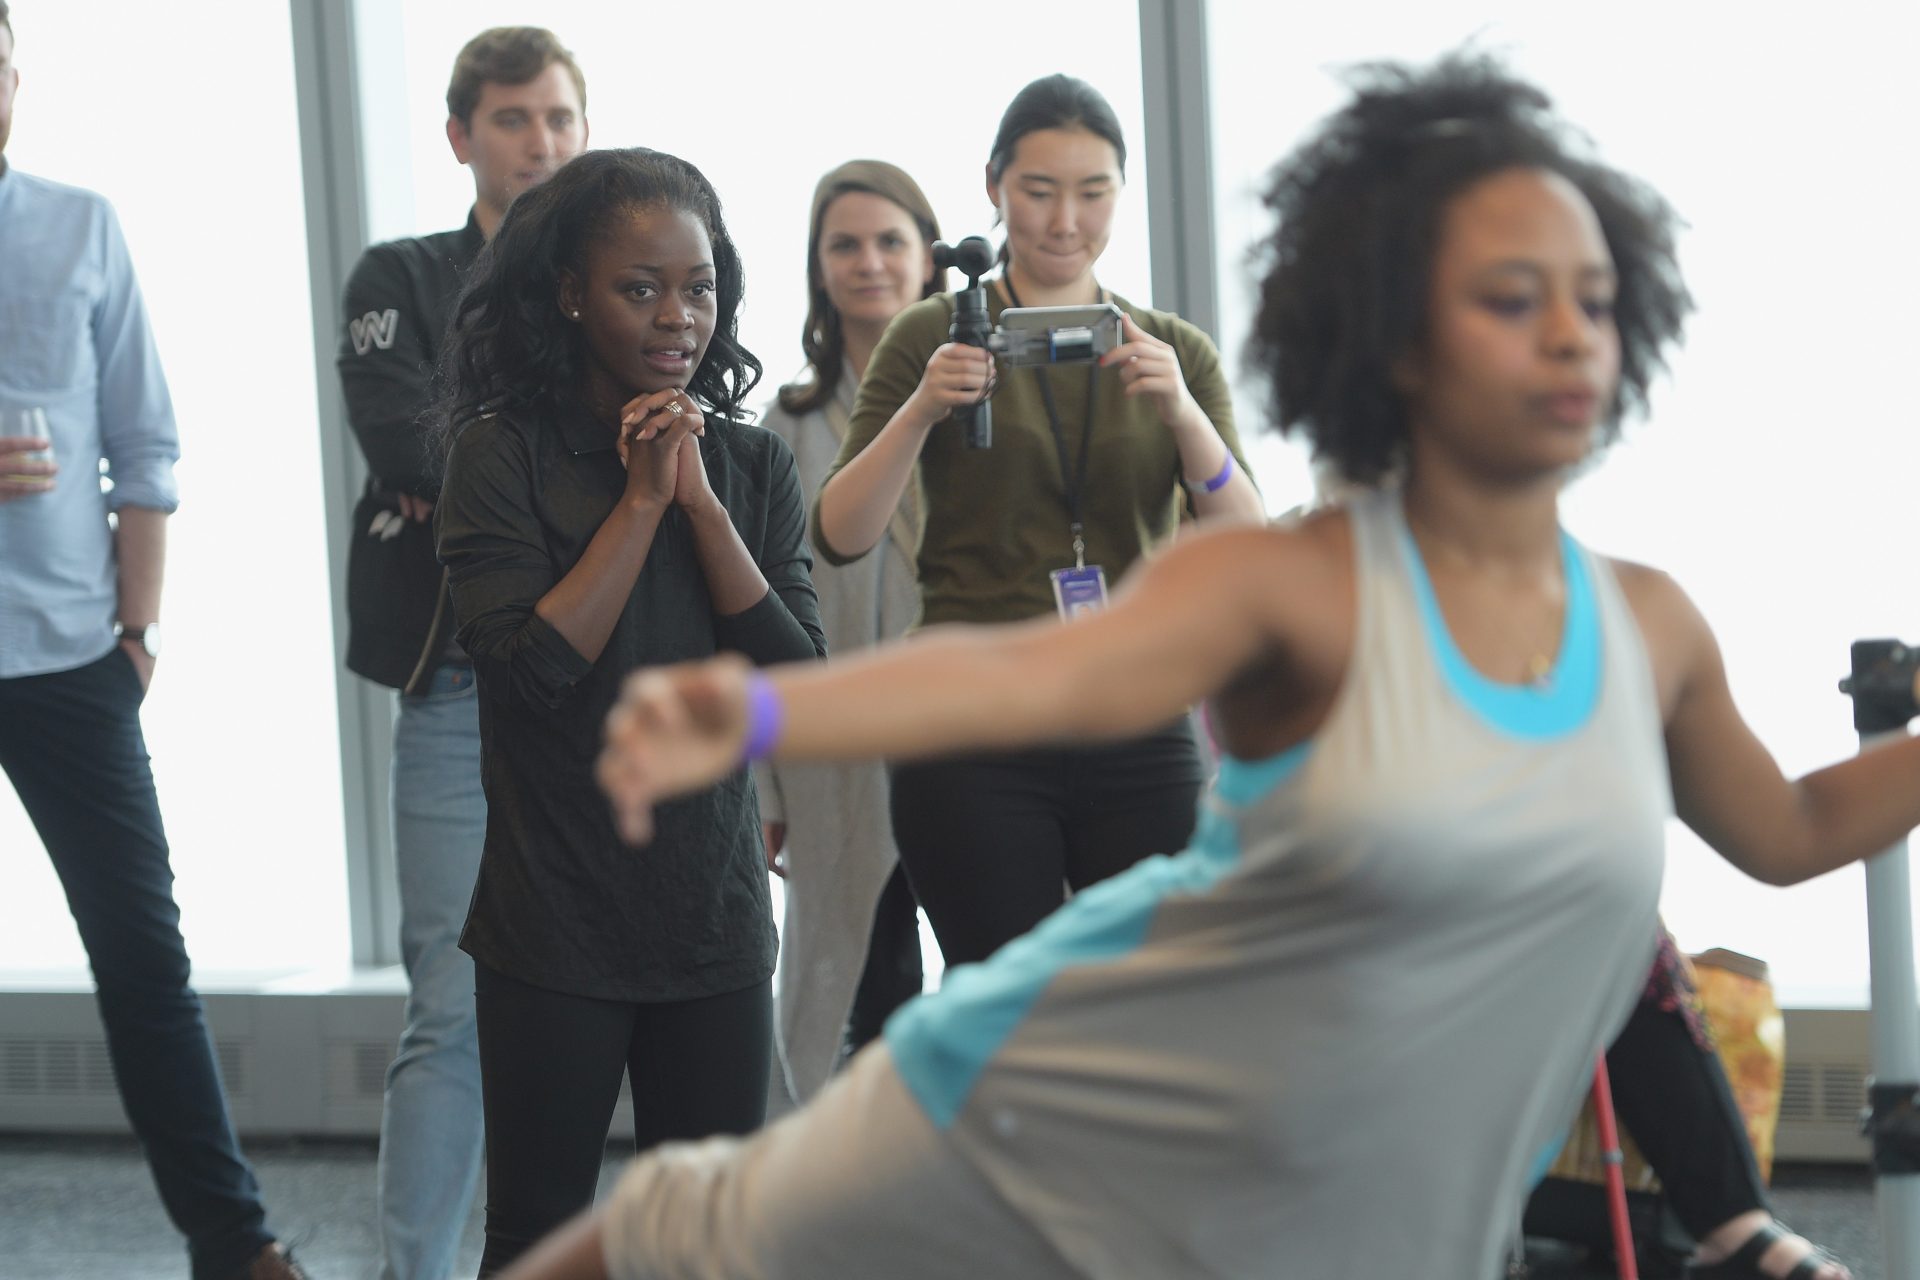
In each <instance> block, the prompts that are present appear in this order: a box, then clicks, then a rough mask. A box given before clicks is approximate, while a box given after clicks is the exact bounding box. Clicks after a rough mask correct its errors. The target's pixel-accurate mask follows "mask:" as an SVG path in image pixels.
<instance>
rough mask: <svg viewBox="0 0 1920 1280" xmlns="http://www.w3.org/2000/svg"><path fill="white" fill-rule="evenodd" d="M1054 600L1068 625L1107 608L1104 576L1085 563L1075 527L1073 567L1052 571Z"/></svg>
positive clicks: (1096, 566)
mask: <svg viewBox="0 0 1920 1280" xmlns="http://www.w3.org/2000/svg"><path fill="white" fill-rule="evenodd" d="M1047 576H1048V577H1050V578H1052V579H1053V600H1054V603H1055V604H1057V605H1059V606H1060V617H1061V618H1062V619H1063V620H1064V621H1067V622H1072V621H1073V620H1074V619H1075V618H1081V617H1085V616H1086V615H1087V614H1089V613H1098V612H1099V611H1100V610H1102V609H1104V608H1106V607H1107V574H1106V571H1105V570H1104V569H1102V568H1101V567H1100V566H1099V565H1097V564H1088V563H1087V544H1086V543H1085V542H1084V541H1082V540H1081V537H1080V533H1079V526H1077V525H1076V526H1075V527H1074V535H1073V568H1071V569H1055V570H1054V571H1053V572H1052V573H1050V574H1048V575H1047Z"/></svg>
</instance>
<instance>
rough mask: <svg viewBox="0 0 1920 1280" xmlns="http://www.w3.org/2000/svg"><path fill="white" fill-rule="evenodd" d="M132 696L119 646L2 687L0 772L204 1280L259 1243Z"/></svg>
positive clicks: (131, 678) (234, 1265)
mask: <svg viewBox="0 0 1920 1280" xmlns="http://www.w3.org/2000/svg"><path fill="white" fill-rule="evenodd" d="M140 699H141V691H140V677H139V676H138V675H137V674H136V673H135V672H134V669H133V663H132V662H131V661H130V660H129V659H128V657H127V655H126V654H125V653H124V652H123V651H122V650H120V649H118V648H115V649H114V650H113V652H111V653H109V654H108V655H107V656H106V657H104V658H101V659H100V660H99V661H97V662H93V663H89V664H88V665H86V666H84V667H80V668H78V669H76V670H73V671H61V672H55V673H54V674H52V675H43V676H20V677H16V678H14V679H8V680H0V768H4V769H5V770H6V774H7V777H8V779H9V780H10V781H11V782H12V783H13V788H14V790H15V792H17V793H18V794H19V796H20V803H21V804H22V806H24V807H25V809H26V811H27V816H28V817H29V818H31V819H32V820H33V825H34V829H35V830H37V831H38V832H39V833H40V839H41V842H42V843H44V844H45V845H46V847H47V853H48V854H49V856H51V857H52V859H53V867H54V870H55V872H57V873H58V874H59V876H60V884H61V887H62V888H64V889H65V890H66V895H67V908H68V910H70V911H71V912H73V919H74V923H75V924H77V925H78V926H79V928H80V940H81V942H82V943H83V944H84V945H85V946H86V949H87V959H88V961H89V962H90V963H91V965H92V967H93V978H94V984H95V986H96V987H97V988H98V996H99V1003H100V1020H101V1022H102V1023H103V1024H104V1025H105V1028H106V1035H107V1052H108V1055H109V1056H110V1058H111V1059H112V1062H113V1074H114V1079H115V1081H116V1083H118V1085H119V1087H120V1101H121V1104H122V1105H123V1106H125V1107H126V1110H127V1119H128V1121H129V1122H130V1123H131V1124H132V1126H133V1131H134V1133H135V1135H136V1136H138V1138H139V1139H140V1144H141V1146H142V1147H143V1148H144V1149H145V1152H146V1156H147V1164H148V1166H149V1167H150V1168H151V1169H152V1170H153V1180H154V1183H155V1185H156V1186H157V1187H158V1188H159V1191H160V1200H161V1203H162V1204H164V1205H165V1206H166V1210H167V1216H168V1217H170V1218H171V1219H173V1224H174V1226H176V1227H178V1228H179V1229H180V1231H181V1232H182V1233H183V1234H184V1235H185V1236H186V1237H187V1247H188V1251H189V1253H190V1254H191V1256H192V1260H193V1275H194V1280H213V1278H214V1277H226V1276H230V1275H231V1274H233V1273H234V1272H236V1271H238V1270H239V1269H240V1268H241V1267H242V1266H244V1265H245V1263H246V1262H247V1260H248V1259H249V1258H251V1257H252V1256H253V1255H254V1254H255V1253H258V1252H259V1251H260V1250H261V1249H262V1248H263V1247H265V1246H266V1245H267V1244H268V1243H270V1242H271V1241H272V1239H273V1237H272V1235H271V1234H269V1233H268V1231H267V1230H266V1211H265V1210H264V1209H263V1208H262V1207H261V1204H260V1187H259V1184H258V1183H256V1182H255V1181H254V1177H253V1170H252V1169H250V1168H248V1167H247V1163H246V1161H245V1160H244V1159H243V1158H242V1157H241V1155H240V1147H239V1143H238V1142H237V1141H236V1140H235V1138H234V1133H233V1125H232V1123H231V1121H230V1120H229V1118H228V1115H227V1104H226V1098H225V1095H224V1094H223V1093H222V1092H221V1088H220V1072H219V1068H218V1067H217V1066H216V1064H215V1060H214V1055H213V1043H212V1041H211V1040H210V1039H209V1038H208V1036H207V1026H206V1021H205V1019H204V1017H203V1016H202V1014H201V1009H200V997H199V996H197V995H196V994H194V991H193V988H192V987H190V986H188V985H187V978H188V970H189V966H188V963H187V947H186V943H185V942H184V941H183V940H182V938H181V936H180V909H179V908H178V907H177V906H175V905H174V901H173V868H172V866H171V865H170V863H169V862H168V858H167V837H166V831H165V829H164V828H163V827H162V826H161V822H160V802H159V799H158V797H157V796H156V795H155V793H154V788H153V772H152V770H151V768H150V767H149V764H148V759H147V745H146V739H145V737H144V736H143V735H142V734H141V732H140ZM0 1270H4V1267H0Z"/></svg>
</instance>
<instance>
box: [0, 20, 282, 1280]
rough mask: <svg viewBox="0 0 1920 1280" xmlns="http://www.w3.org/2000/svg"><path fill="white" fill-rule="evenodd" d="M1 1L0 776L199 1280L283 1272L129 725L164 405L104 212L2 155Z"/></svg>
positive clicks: (152, 650)
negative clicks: (52, 891) (45, 864)
mask: <svg viewBox="0 0 1920 1280" xmlns="http://www.w3.org/2000/svg"><path fill="white" fill-rule="evenodd" d="M7 8H8V7H7V4H6V2H5V0H0V770H4V771H5V773H6V775H7V778H8V780H9V781H10V782H11V783H12V784H13V787H14V790H15V791H16V792H17V793H18V794H19V796H20V802H21V804H22V806H23V807H24V808H25V809H26V811H27V815H28V816H29V817H30V818H31V819H32V820H33V824H34V827H35V829H36V830H38V832H39V833H40V838H41V840H42V842H43V843H45V845H46V848H47V852H48V855H49V856H50V857H51V858H52V859H53V864H54V869H55V870H56V871H57V872H58V873H59V875H60V882H61V884H62V886H64V888H65V889H66V893H67V905H68V908H69V909H70V910H71V911H72V912H73V918H74V922H75V923H76V924H77V925H78V926H79V929H80V937H81V941H82V942H83V943H84V944H85V946H86V949H87V958H88V960H89V962H90V963H91V965H92V968H93V974H94V979H95V982H96V984H97V987H98V994H99V1001H100V1015H101V1020H102V1022H103V1023H104V1024H105V1026H106V1036H107V1049H108V1053H109V1055H110V1056H111V1058H112V1062H113V1073H114V1078H115V1080H116V1081H117V1082H118V1084H119V1087H120V1096H121V1101H122V1103H123V1104H124V1105H125V1107H126V1111H127V1118H128V1119H129V1120H130V1121H131V1122H132V1125H133V1129H134V1132H135V1133H136V1134H137V1135H138V1136H139V1138H140V1142H141V1145H142V1147H143V1148H144V1149H145V1151H146V1154H147V1159H148V1162H149V1164H150V1165H151V1166H152V1169H153V1176H154V1182H155V1184H156V1185H157V1186H158V1188H159V1191H160V1198H161V1200H162V1202H163V1203H164V1204H165V1205H166V1209H167V1213H168V1215H169V1216H170V1217H171V1218H172V1219H173V1222H174V1225H175V1226H177V1227H178V1228H179V1229H180V1231H181V1232H182V1233H183V1234H184V1235H185V1236H186V1237H187V1244H188V1251H189V1254H190V1255H191V1258H192V1263H193V1277H194V1280H230V1278H231V1280H298V1278H299V1277H302V1276H304V1274H305V1273H304V1272H302V1271H301V1270H300V1269H299V1268H298V1267H297V1266H296V1265H294V1263H293V1261H292V1259H291V1258H290V1257H289V1256H288V1255H286V1254H285V1253H284V1252H282V1251H281V1249H280V1248H279V1246H278V1245H276V1244H275V1243H274V1238H273V1235H272V1233H271V1232H269V1231H268V1230H267V1227H266V1211H265V1209H264V1208H263V1207H262V1205H261V1202H260V1189H259V1186H258V1184H257V1183H256V1182H255V1180H254V1176H253V1171H252V1170H251V1169H249V1168H248V1167H247V1163H246V1161H245V1160H244V1159H243V1158H242V1156H241V1154H240V1150H239V1144H238V1143H237V1141H236V1140H235V1137H234V1132H233V1125H232V1123H231V1121H230V1119H229V1117H228V1115H227V1109H226V1100H225V1098H224V1096H223V1094H222V1092H221V1087H220V1074H219V1070H218V1068H217V1067H216V1065H215V1062H214V1056H213V1044H212V1041H211V1040H210V1039H209V1038H208V1035H207V1028H206V1022H205V1019H204V1017H203V1016H202V1013H201V1007H200V999H199V997H198V996H197V995H195V994H194V991H193V989H192V988H191V987H190V986H189V985H188V981H187V980H188V974H189V963H188V960H187V950H186V944H185V943H184V941H183V940H182V938H181V936H180V912H179V908H178V907H177V906H176V905H175V904H174V899H173V871H172V868H171V867H170V865H169V861H168V850H167V839H166V832H165V830H164V828H163V826H162V824H161V820H160V807H159V802H158V799H157V798H156V796H155V792H154V786H153V774H152V771H151V769H150V768H149V765H148V760H147V750H146V743H145V740H144V738H143V736H142V734H141V731H140V703H141V700H142V699H143V698H144V697H145V695H146V690H147V685H148V682H149V681H150V680H151V679H152V678H153V670H154V662H155V659H156V658H158V656H159V652H160V643H159V640H160V637H159V629H158V626H157V623H158V620H159V616H160V581H161V570H162V566H163V563H164V560H165V546H166V519H167V516H168V514H169V513H170V512H172V510H173V509H174V506H175V504H176V502H177V496H176V492H175V489H174V481H173V464H174V460H175V459H176V458H177V457H178V456H179V440H178V434H177V432H176V430H175V427H174V418H173V404H172V401H171V400H170V398H169V397H168V394H167V384H166V379H165V377H164V376H163V375H162V373H161V369H160V356H159V352H158V351H157V350H156V348H155V346H154V341H153V335H152V332H151V331H150V330H149V328H148V325H147V313H146V308H145V305H144V304H143V303H142V302H141V298H140V288H139V285H138V283H137V282H136V281H135V279H134V274H133V264H132V262H131V260H130V259H129V257H128V255H127V246H126V243H125V241H124V240H123V239H122V238H121V235H120V225H119V222H118V220H117V219H116V218H115V217H114V214H113V209H112V206H110V205H109V204H108V203H107V202H106V200H104V199H103V198H101V197H100V196H98V195H95V194H94V193H92V192H90V191H82V190H80V189H78V188H75V187H68V186H62V185H60V184H59V183H54V182H48V181H46V180H45V179H42V178H36V177H33V176H31V175H29V174H24V173H20V172H18V171H16V170H14V169H13V168H12V167H11V166H10V165H8V164H7V163H6V156H5V147H6V142H7V137H8V134H9V132H10V129H11V126H12V120H13V103H14V97H15V94H16V91H17V90H18V88H19V83H20V76H19V72H18V71H17V70H16V69H15V68H14V66H13V27H12V24H11V22H10V21H9V14H8V12H7ZM103 474H104V476H105V479H104V481H103V480H102V476H103Z"/></svg>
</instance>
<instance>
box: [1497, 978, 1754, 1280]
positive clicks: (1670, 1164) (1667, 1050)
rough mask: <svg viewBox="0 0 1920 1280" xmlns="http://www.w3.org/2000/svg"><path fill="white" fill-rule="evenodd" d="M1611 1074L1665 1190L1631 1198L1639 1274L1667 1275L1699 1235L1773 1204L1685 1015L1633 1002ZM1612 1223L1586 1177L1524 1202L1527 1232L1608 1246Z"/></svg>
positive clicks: (1723, 1085) (1551, 1186)
mask: <svg viewBox="0 0 1920 1280" xmlns="http://www.w3.org/2000/svg"><path fill="white" fill-rule="evenodd" d="M1607 1076H1608V1078H1609V1081H1610V1083H1611V1084H1612V1086H1613V1102H1614V1108H1615V1110H1616V1111H1617V1112H1618V1113H1619V1117H1620V1125H1621V1128H1622V1129H1624V1130H1625V1131H1626V1132H1627V1133H1628V1134H1630V1135H1631V1136H1632V1137H1633V1140H1634V1141H1635V1142H1636V1143H1637V1144H1639V1147H1640V1151H1641V1154H1643V1155H1644V1156H1646V1158H1647V1163H1648V1164H1649V1165H1651V1166H1652V1167H1653V1171H1654V1172H1655V1173H1656V1174H1658V1175H1659V1176H1660V1184H1661V1186H1662V1188H1664V1192H1665V1194H1664V1196H1663V1197H1661V1199H1660V1200H1655V1199H1653V1198H1652V1197H1650V1196H1644V1195H1641V1194H1640V1193H1638V1192H1633V1193H1629V1195H1628V1202H1629V1210H1630V1213H1631V1215H1632V1219H1633V1237H1634V1245H1635V1248H1636V1250H1637V1251H1638V1252H1639V1253H1640V1256H1641V1263H1642V1267H1643V1271H1642V1274H1645V1275H1665V1274H1670V1272H1669V1270H1667V1268H1668V1267H1670V1266H1672V1265H1673V1260H1675V1259H1678V1258H1684V1257H1685V1256H1686V1255H1687V1254H1688V1253H1689V1252H1691V1251H1692V1247H1693V1241H1695V1240H1700V1239H1703V1238H1705V1236H1706V1235H1707V1234H1708V1233H1709V1232H1711V1231H1712V1230H1713V1229H1714V1228H1716V1227H1718V1226H1720V1225H1722V1224H1723V1223H1725V1222H1727V1221H1728V1220H1729V1219H1732V1218H1736V1217H1738V1216H1740V1215H1741V1214H1743V1213H1746V1212H1748V1211H1750V1210H1753V1209H1766V1208H1767V1207H1768V1206H1767V1196H1766V1189H1765V1188H1764V1187H1763V1186H1762V1185H1761V1183H1760V1171H1759V1169H1758V1167H1757V1166H1756V1165H1755V1164H1754V1159H1753V1148H1752V1146H1751V1145H1750V1144H1749V1143H1748V1141H1747V1127H1746V1121H1745V1120H1744V1119H1743V1118H1742V1117H1741V1115H1740V1108H1739V1107H1738V1105H1736V1104H1735V1102H1734V1100H1733V1091H1732V1089H1731V1088H1730V1087H1729V1086H1728V1084H1727V1077H1726V1073H1725V1071H1724V1070H1722V1068H1721V1066H1720V1057H1719V1055H1718V1054H1716V1053H1714V1052H1713V1051H1712V1050H1710V1049H1702V1048H1701V1047H1700V1046H1699V1045H1698V1044H1696V1043H1695V1042H1694V1039H1693V1034H1692V1033H1691V1032H1690V1031H1689V1030H1688V1029H1687V1024H1686V1022H1685V1020H1684V1019H1683V1018H1682V1017H1681V1016H1680V1014H1678V1013H1673V1012H1666V1011H1663V1010H1662V1009H1661V1008H1660V1007H1659V1005H1658V1004H1657V1003H1655V1002H1654V1001H1652V1000H1642V1001H1641V1002H1640V1003H1639V1004H1638V1005H1637V1006H1635V1008H1634V1011H1633V1016H1632V1017H1631V1018H1629V1019H1628V1021H1627V1025H1626V1028H1625V1030H1623V1031H1621V1033H1620V1035H1619V1038H1618V1039H1616V1040H1615V1041H1614V1042H1613V1045H1612V1047H1611V1048H1609V1049H1608V1050H1607ZM1669 1210H1670V1211H1671V1212H1667V1211H1669ZM1607 1223H1608V1220H1607V1209H1606V1203H1605V1200H1604V1199H1603V1193H1602V1191H1601V1189H1600V1188H1599V1187H1596V1186H1593V1185H1591V1184H1589V1183H1584V1182H1572V1181H1567V1180H1563V1179H1560V1178H1548V1179H1546V1180H1545V1181H1544V1182H1542V1183H1541V1184H1540V1185H1539V1186H1538V1187H1537V1188H1535V1190H1534V1193H1533V1195H1532V1197H1531V1198H1530V1199H1529V1200H1528V1202H1527V1209H1526V1222H1525V1226H1526V1231H1527V1234H1529V1235H1539V1236H1547V1237H1552V1238H1555V1239H1561V1240H1570V1241H1574V1242H1577V1243H1580V1244H1583V1245H1586V1246H1587V1247H1589V1248H1597V1249H1605V1248H1607V1247H1608V1246H1609V1245H1610V1243H1611V1238H1610V1235H1609V1231H1608V1224H1607ZM1676 1223H1677V1226H1676ZM1679 1232H1683V1233H1684V1236H1681V1235H1679V1234H1677V1233H1679Z"/></svg>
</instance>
